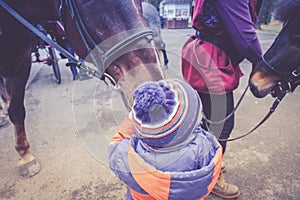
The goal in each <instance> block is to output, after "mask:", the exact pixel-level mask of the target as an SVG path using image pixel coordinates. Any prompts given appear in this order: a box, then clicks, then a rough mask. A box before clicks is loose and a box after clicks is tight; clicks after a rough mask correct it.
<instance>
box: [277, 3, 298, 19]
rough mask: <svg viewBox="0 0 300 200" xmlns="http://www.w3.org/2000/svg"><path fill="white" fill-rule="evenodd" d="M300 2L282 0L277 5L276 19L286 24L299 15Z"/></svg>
mask: <svg viewBox="0 0 300 200" xmlns="http://www.w3.org/2000/svg"><path fill="white" fill-rule="evenodd" d="M299 10H300V0H280V1H279V2H278V3H277V4H276V5H275V18H276V19H278V20H280V21H282V22H285V21H287V20H288V19H290V18H293V17H295V15H299Z"/></svg>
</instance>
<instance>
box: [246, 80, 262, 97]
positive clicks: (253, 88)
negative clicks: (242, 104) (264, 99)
mask: <svg viewBox="0 0 300 200" xmlns="http://www.w3.org/2000/svg"><path fill="white" fill-rule="evenodd" d="M249 87H250V90H251V92H252V94H253V95H254V96H255V97H260V94H259V91H258V87H257V86H255V85H254V84H253V83H252V82H251V81H249Z"/></svg>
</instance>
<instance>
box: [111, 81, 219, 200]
mask: <svg viewBox="0 0 300 200" xmlns="http://www.w3.org/2000/svg"><path fill="white" fill-rule="evenodd" d="M199 115H200V99H199V97H198V95H197V93H196V92H195V91H194V89H192V87H191V86H190V85H189V84H187V83H186V82H184V81H181V80H176V79H166V80H162V81H158V82H146V83H144V84H142V85H140V86H139V87H138V88H137V89H136V90H135V91H134V105H133V107H132V112H131V113H130V115H129V117H127V118H125V120H124V121H123V122H122V124H121V125H120V127H119V130H118V132H117V133H116V135H115V136H114V137H113V138H112V142H111V144H110V145H109V165H110V168H111V169H112V170H113V172H114V173H115V175H116V176H117V177H118V178H120V179H121V180H122V181H123V182H124V183H125V184H126V185H127V187H128V191H127V198H126V199H142V200H150V199H151V200H154V199H161V200H163V199H188V200H190V199H193V200H194V199H203V198H204V197H206V196H208V195H209V193H210V192H211V191H212V189H213V187H214V185H215V184H216V181H217V179H218V176H219V174H220V168H221V162H222V147H221V146H220V144H219V143H218V142H217V140H216V138H215V137H214V136H213V135H211V134H209V133H207V132H205V131H204V130H203V129H201V126H200V124H199V122H200V116H199Z"/></svg>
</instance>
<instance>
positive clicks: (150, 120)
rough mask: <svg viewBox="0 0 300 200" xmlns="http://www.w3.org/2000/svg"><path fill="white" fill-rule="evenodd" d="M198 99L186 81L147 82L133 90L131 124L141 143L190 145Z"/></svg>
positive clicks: (170, 145)
mask: <svg viewBox="0 0 300 200" xmlns="http://www.w3.org/2000/svg"><path fill="white" fill-rule="evenodd" d="M199 113H200V99H199V96H198V94H197V93H196V91H195V90H194V89H193V88H192V87H191V86H190V85H189V84H188V83H186V82H184V81H181V80H177V79H165V80H161V81H158V82H152V81H151V82H146V83H144V84H142V85H140V86H139V87H138V88H137V89H136V90H135V91H134V104H133V108H132V116H131V117H132V121H133V125H134V127H135V130H136V132H137V134H138V135H139V136H140V138H141V139H142V141H143V142H144V143H146V144H147V145H149V146H151V147H154V148H171V147H174V146H178V145H179V146H180V145H184V144H186V143H189V142H190V141H191V140H192V139H193V138H194V137H195V135H194V133H193V132H194V130H195V128H196V127H197V125H198V122H199Z"/></svg>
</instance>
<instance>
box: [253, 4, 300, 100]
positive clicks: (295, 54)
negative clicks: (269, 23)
mask: <svg viewBox="0 0 300 200" xmlns="http://www.w3.org/2000/svg"><path fill="white" fill-rule="evenodd" d="M299 9H300V1H299V0H297V1H286V0H283V1H281V2H279V4H278V5H277V11H276V12H277V18H278V19H280V20H281V21H283V22H284V24H283V28H282V30H281V31H280V33H279V34H278V36H277V37H276V39H275V41H274V42H273V44H272V45H271V47H270V48H269V49H268V50H267V52H266V53H265V54H264V55H263V56H262V59H261V61H260V62H259V63H258V64H257V65H256V66H255V67H254V69H253V71H252V73H251V75H250V80H249V85H250V88H251V91H252V93H253V94H254V96H256V97H260V98H262V97H265V96H266V95H267V94H269V93H270V92H272V93H273V92H274V91H275V90H274V89H276V86H278V83H280V84H282V83H284V84H291V85H292V87H296V86H297V85H298V84H299V83H298V81H299V77H300V75H299V72H300V69H299V68H300V26H299V24H300V13H299ZM295 82H296V83H295ZM293 84H294V85H293ZM292 89H293V88H292ZM273 94H274V93H273Z"/></svg>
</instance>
